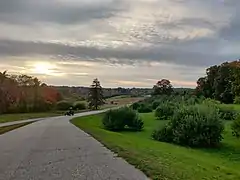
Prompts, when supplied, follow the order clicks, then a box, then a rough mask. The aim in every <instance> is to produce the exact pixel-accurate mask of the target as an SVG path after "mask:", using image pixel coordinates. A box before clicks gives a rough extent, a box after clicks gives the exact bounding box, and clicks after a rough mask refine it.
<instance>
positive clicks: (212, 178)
mask: <svg viewBox="0 0 240 180" xmlns="http://www.w3.org/2000/svg"><path fill="white" fill-rule="evenodd" d="M102 116H103V115H92V116H87V117H80V118H75V119H73V120H72V123H73V124H75V125H76V126H78V127H79V128H81V129H82V130H84V131H85V132H87V133H89V134H91V135H92V136H94V137H95V138H96V139H97V140H99V141H100V142H102V143H103V144H104V145H105V146H107V147H108V148H109V149H111V150H113V151H114V152H116V153H118V155H119V156H121V157H123V158H124V159H126V160H127V161H128V162H129V163H131V164H133V165H135V167H137V168H139V169H141V170H142V171H143V172H144V173H145V174H146V175H148V176H149V177H151V178H152V179H164V180H203V179H204V180H238V179H240V140H237V139H235V138H234V137H232V135H231V131H230V122H227V123H226V130H225V133H224V140H223V143H222V147H221V148H218V149H191V148H186V147H181V146H177V145H173V144H168V143H163V142H157V141H154V140H152V139H151V138H150V135H151V133H152V131H153V129H155V128H156V127H158V126H162V125H164V123H166V122H167V121H158V120H155V118H154V116H153V113H148V114H141V116H142V118H143V120H144V122H145V128H144V131H142V132H110V131H107V130H104V129H102V125H101V117H102Z"/></svg>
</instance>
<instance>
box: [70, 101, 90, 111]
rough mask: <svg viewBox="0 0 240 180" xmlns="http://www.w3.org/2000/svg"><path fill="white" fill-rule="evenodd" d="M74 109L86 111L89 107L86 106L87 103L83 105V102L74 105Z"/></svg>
mask: <svg viewBox="0 0 240 180" xmlns="http://www.w3.org/2000/svg"><path fill="white" fill-rule="evenodd" d="M73 108H74V109H75V110H83V109H86V108H87V107H86V104H85V103H83V102H77V103H75V104H74V106H73Z"/></svg>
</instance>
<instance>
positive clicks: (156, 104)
mask: <svg viewBox="0 0 240 180" xmlns="http://www.w3.org/2000/svg"><path fill="white" fill-rule="evenodd" d="M160 104H161V101H159V100H156V101H153V103H152V108H153V109H154V110H155V109H157V107H158V106H159V105H160Z"/></svg>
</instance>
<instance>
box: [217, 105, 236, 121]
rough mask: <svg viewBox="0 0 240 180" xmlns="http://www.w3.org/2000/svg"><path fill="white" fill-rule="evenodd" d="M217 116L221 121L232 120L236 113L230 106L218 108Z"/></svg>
mask: <svg viewBox="0 0 240 180" xmlns="http://www.w3.org/2000/svg"><path fill="white" fill-rule="evenodd" d="M219 115H220V118H221V119H223V120H234V119H235V117H236V111H235V110H234V108H233V107H230V106H219Z"/></svg>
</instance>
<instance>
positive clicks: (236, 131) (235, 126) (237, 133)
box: [232, 116, 240, 138]
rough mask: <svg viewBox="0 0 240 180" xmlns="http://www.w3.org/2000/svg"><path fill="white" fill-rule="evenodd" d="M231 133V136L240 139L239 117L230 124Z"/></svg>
mask: <svg viewBox="0 0 240 180" xmlns="http://www.w3.org/2000/svg"><path fill="white" fill-rule="evenodd" d="M232 133H233V136H236V137H237V138H240V116H239V117H238V118H237V119H236V120H234V121H233V123H232Z"/></svg>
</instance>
